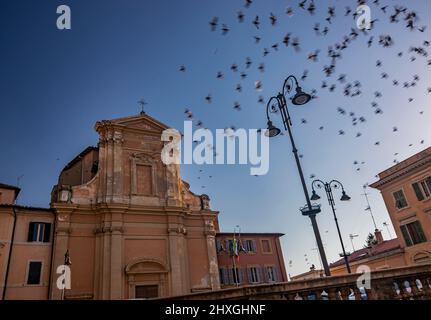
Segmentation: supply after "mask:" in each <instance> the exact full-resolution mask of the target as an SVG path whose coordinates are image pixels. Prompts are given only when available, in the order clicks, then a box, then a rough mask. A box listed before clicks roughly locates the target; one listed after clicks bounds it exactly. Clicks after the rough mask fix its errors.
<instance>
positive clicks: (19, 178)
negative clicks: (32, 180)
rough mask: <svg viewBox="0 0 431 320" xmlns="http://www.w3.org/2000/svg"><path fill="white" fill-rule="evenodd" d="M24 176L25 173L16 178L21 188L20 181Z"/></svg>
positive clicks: (17, 184)
mask: <svg viewBox="0 0 431 320" xmlns="http://www.w3.org/2000/svg"><path fill="white" fill-rule="evenodd" d="M23 177H24V175H23V174H22V175H20V176H19V177H17V178H16V186H17V187H18V188H19V183H20V181H21V179H22V178H23Z"/></svg>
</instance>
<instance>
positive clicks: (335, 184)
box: [312, 179, 352, 273]
mask: <svg viewBox="0 0 431 320" xmlns="http://www.w3.org/2000/svg"><path fill="white" fill-rule="evenodd" d="M315 183H319V184H322V185H323V187H324V188H325V192H326V197H327V198H328V202H329V205H330V206H331V209H332V213H333V215H334V220H335V225H336V226H337V232H338V238H339V239H340V243H341V249H342V250H343V258H344V262H345V264H346V268H347V272H348V273H352V270H351V269H350V264H349V257H348V255H347V253H346V250H345V248H344V242H343V237H342V236H341V231H340V226H339V225H338V219H337V215H336V214H335V201H334V196H333V194H332V187H334V188H338V187H341V188H342V190H343V195H342V197H341V200H342V201H346V200H350V197H349V196H348V195H347V194H346V193H345V191H344V187H343V185H342V184H341V182H339V181H338V180H332V181H330V182H323V181H322V180H318V179H316V180H314V181H313V182H312V189H313V196H312V198H314V199H318V195H317V194H316V192H315V190H314V184H315ZM317 186H318V187H320V185H317Z"/></svg>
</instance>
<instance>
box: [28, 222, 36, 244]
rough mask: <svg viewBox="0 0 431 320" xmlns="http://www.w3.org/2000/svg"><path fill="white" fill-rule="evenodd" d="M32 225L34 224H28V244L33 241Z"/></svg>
mask: <svg viewBox="0 0 431 320" xmlns="http://www.w3.org/2000/svg"><path fill="white" fill-rule="evenodd" d="M34 225H35V223H34V222H30V223H29V225H28V237H27V241H28V242H33V241H34V239H33V237H34Z"/></svg>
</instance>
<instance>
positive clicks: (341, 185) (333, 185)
mask: <svg viewBox="0 0 431 320" xmlns="http://www.w3.org/2000/svg"><path fill="white" fill-rule="evenodd" d="M337 185H338V186H337ZM329 186H330V187H334V189H338V188H339V187H341V190H342V191H344V186H343V184H342V183H341V182H340V181H338V180H331V182H329Z"/></svg>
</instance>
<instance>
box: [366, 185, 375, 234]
mask: <svg viewBox="0 0 431 320" xmlns="http://www.w3.org/2000/svg"><path fill="white" fill-rule="evenodd" d="M363 188H364V193H363V194H362V195H363V196H365V199H366V200H367V207H366V208H365V211H370V214H371V218H372V219H373V224H374V229H375V230H378V229H377V225H376V220H374V216H373V211H372V210H371V206H370V201H368V193H367V185H366V184H364V185H363Z"/></svg>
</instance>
